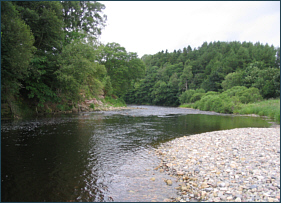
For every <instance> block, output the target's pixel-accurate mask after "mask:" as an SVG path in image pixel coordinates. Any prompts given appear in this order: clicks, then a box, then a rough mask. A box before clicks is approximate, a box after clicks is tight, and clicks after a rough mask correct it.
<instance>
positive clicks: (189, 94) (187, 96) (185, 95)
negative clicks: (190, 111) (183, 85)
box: [179, 89, 195, 104]
mask: <svg viewBox="0 0 281 203" xmlns="http://www.w3.org/2000/svg"><path fill="white" fill-rule="evenodd" d="M194 93H195V90H192V89H190V90H186V91H185V92H184V93H182V95H181V96H180V97H179V99H180V103H181V104H184V103H190V100H191V97H192V96H193V94H194Z"/></svg>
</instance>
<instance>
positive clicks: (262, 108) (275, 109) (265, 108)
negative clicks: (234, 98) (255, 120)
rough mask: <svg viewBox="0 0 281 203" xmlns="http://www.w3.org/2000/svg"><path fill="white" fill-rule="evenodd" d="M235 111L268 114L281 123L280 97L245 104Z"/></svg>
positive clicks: (260, 114)
mask: <svg viewBox="0 0 281 203" xmlns="http://www.w3.org/2000/svg"><path fill="white" fill-rule="evenodd" d="M234 113H238V114H256V115H259V116H267V117H269V118H271V119H274V120H275V121H278V122H279V123H280V99H269V100H264V101H260V102H256V103H250V104H243V105H241V106H240V107H239V108H237V109H234Z"/></svg>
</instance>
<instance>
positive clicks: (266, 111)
mask: <svg viewBox="0 0 281 203" xmlns="http://www.w3.org/2000/svg"><path fill="white" fill-rule="evenodd" d="M195 104H196V103H189V104H182V105H180V106H179V107H180V108H193V109H200V110H206V109H204V108H203V109H202V108H200V106H198V105H195ZM208 110H209V111H212V110H214V109H212V108H211V109H208ZM214 111H215V110H214ZM221 113H224V112H221ZM232 113H233V114H236V115H237V114H238V115H254V116H265V117H267V118H270V119H273V120H274V121H275V122H278V123H280V99H268V100H263V101H257V102H255V103H248V104H239V103H237V105H234V106H233V107H232Z"/></svg>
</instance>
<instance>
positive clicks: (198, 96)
mask: <svg viewBox="0 0 281 203" xmlns="http://www.w3.org/2000/svg"><path fill="white" fill-rule="evenodd" d="M204 95H205V93H195V94H193V95H192V97H191V99H190V102H192V103H194V102H196V101H199V100H200V99H201V98H202V97H203V96H204Z"/></svg>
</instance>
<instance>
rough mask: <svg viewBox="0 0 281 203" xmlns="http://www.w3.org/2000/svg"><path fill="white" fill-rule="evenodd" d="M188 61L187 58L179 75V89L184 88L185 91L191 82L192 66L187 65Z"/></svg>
mask: <svg viewBox="0 0 281 203" xmlns="http://www.w3.org/2000/svg"><path fill="white" fill-rule="evenodd" d="M188 62H189V60H188V61H186V62H185V66H184V69H183V71H182V74H181V76H180V83H179V87H180V89H181V90H182V89H184V88H185V91H186V90H187V89H188V84H189V83H191V80H192V78H193V74H192V66H191V65H188Z"/></svg>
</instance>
